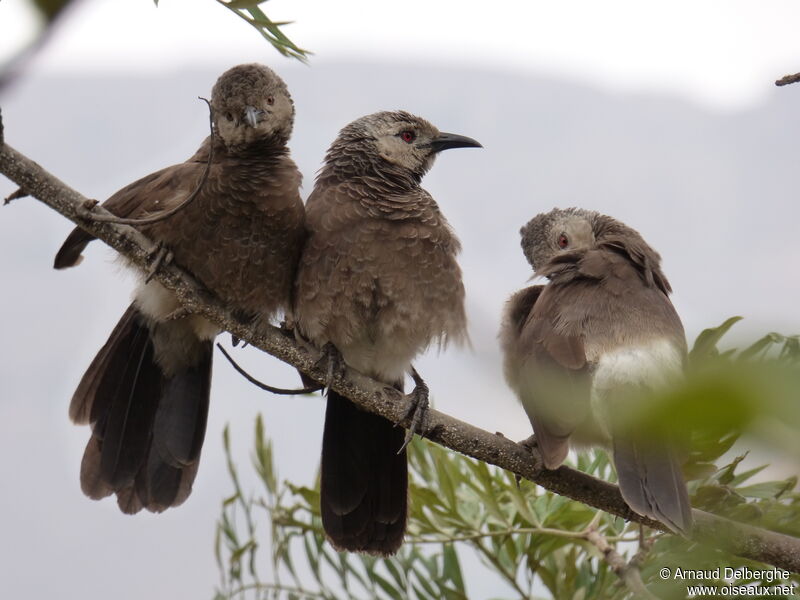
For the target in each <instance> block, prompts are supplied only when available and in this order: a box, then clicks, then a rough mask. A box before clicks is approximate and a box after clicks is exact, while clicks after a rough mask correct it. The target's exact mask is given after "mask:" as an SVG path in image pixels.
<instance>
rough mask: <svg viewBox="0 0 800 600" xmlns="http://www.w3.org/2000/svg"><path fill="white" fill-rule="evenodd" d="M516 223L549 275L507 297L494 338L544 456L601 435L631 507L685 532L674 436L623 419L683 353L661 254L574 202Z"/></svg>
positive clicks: (687, 514)
mask: <svg viewBox="0 0 800 600" xmlns="http://www.w3.org/2000/svg"><path fill="white" fill-rule="evenodd" d="M521 233H522V247H523V250H524V252H525V256H526V257H527V258H528V261H529V262H530V263H531V266H532V267H533V268H534V270H535V271H536V274H537V275H539V276H544V277H547V278H548V279H549V283H548V284H547V285H537V286H532V287H529V288H526V289H524V290H521V291H520V292H517V293H516V294H515V295H513V296H512V297H511V298H510V299H509V301H508V303H507V305H506V311H505V316H504V319H503V326H502V329H501V332H500V337H501V344H502V347H503V352H504V357H505V372H506V377H507V379H508V381H509V384H510V385H511V387H512V388H513V389H514V391H515V392H516V393H517V395H518V396H519V398H520V400H521V402H522V404H523V406H524V408H525V410H526V412H527V413H528V416H529V418H530V419H531V423H532V425H533V429H534V432H535V434H536V442H537V445H538V447H539V449H540V451H541V452H542V456H543V459H544V464H545V466H546V467H547V468H549V469H555V468H557V467H558V466H559V465H561V463H562V462H563V461H564V459H565V458H566V456H567V452H568V450H569V443H570V441H574V442H577V443H590V444H601V445H607V446H610V448H611V450H612V455H613V459H614V464H615V466H616V469H617V475H618V478H619V484H620V491H621V492H622V495H623V497H624V498H625V500H626V502H627V503H628V504H629V506H630V507H631V508H632V509H633V510H634V511H636V512H637V513H639V514H642V515H645V516H647V517H650V518H653V519H656V520H659V521H661V522H662V523H664V524H665V525H667V526H668V527H670V528H671V529H672V530H673V531H676V532H680V533H686V532H687V531H688V530H689V529H690V528H691V521H692V520H691V506H690V504H689V498H688V494H687V491H686V483H685V482H684V479H683V475H682V473H681V468H680V467H681V461H680V458H679V457H680V446H679V445H678V444H677V440H678V438H679V437H680V436H679V435H678V434H677V432H667V433H665V434H663V435H662V434H661V433H660V432H651V431H648V432H644V433H641V432H637V431H634V430H632V428H630V427H626V424H625V422H624V421H625V419H624V413H625V412H626V410H625V406H626V405H625V404H624V403H625V402H626V401H628V398H629V397H630V396H631V395H633V396H634V397H636V395H639V396H641V395H642V394H643V393H646V392H647V391H648V390H652V389H658V388H659V387H661V386H663V385H665V384H666V383H667V382H669V381H670V380H672V379H674V378H676V377H680V373H681V371H682V369H683V365H684V362H685V357H686V340H685V336H684V332H683V326H682V324H681V321H680V318H679V317H678V315H677V313H676V312H675V309H674V308H673V306H672V303H671V302H670V301H669V298H668V294H669V293H670V292H671V288H670V286H669V282H668V281H667V279H666V277H665V276H664V274H663V273H662V271H661V267H660V257H659V255H658V253H656V252H655V251H654V250H653V249H652V248H651V247H650V246H649V245H648V244H647V243H646V242H645V241H644V240H643V239H642V237H641V235H639V233H638V232H636V231H634V230H633V229H631V228H629V227H627V226H626V225H624V224H622V223H620V222H619V221H616V220H614V219H612V218H611V217H608V216H605V215H601V214H598V213H595V212H591V211H585V210H581V209H567V210H559V209H554V210H553V211H551V212H549V213H544V214H541V215H538V216H537V217H535V218H534V219H533V220H531V222H530V223H528V224H527V225H526V226H525V227H523V228H522V231H521Z"/></svg>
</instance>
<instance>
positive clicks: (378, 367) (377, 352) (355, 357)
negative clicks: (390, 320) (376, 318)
mask: <svg viewBox="0 0 800 600" xmlns="http://www.w3.org/2000/svg"><path fill="white" fill-rule="evenodd" d="M337 347H338V348H339V351H340V352H341V353H342V357H343V358H344V361H345V362H346V363H347V364H348V365H350V366H351V367H353V368H354V369H356V370H358V371H361V372H362V373H364V374H365V375H369V376H371V377H375V378H376V379H379V380H380V381H384V382H386V383H394V382H397V381H402V380H403V377H404V376H405V374H406V373H407V372H408V370H409V367H410V366H411V361H412V360H413V359H414V357H415V356H416V355H417V353H418V352H419V351H420V345H419V344H417V343H414V342H413V341H412V340H409V339H402V337H400V336H396V337H392V338H386V337H383V338H379V339H376V340H371V339H366V338H362V339H358V340H352V341H350V342H348V343H346V344H342V345H340V346H337Z"/></svg>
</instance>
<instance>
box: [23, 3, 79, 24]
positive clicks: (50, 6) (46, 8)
mask: <svg viewBox="0 0 800 600" xmlns="http://www.w3.org/2000/svg"><path fill="white" fill-rule="evenodd" d="M71 2H72V0H31V4H33V6H35V7H36V10H38V11H39V14H40V15H41V16H42V18H43V19H44V22H45V23H52V22H53V21H55V19H56V17H58V15H59V14H60V13H61V11H62V10H64V9H65V8H66V7H67V5H68V4H70V3H71Z"/></svg>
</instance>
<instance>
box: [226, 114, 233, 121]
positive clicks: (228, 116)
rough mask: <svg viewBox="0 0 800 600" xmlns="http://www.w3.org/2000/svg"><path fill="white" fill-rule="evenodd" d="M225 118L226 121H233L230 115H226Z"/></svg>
mask: <svg viewBox="0 0 800 600" xmlns="http://www.w3.org/2000/svg"><path fill="white" fill-rule="evenodd" d="M225 118H226V119H228V121H233V115H232V114H231V113H226V114H225Z"/></svg>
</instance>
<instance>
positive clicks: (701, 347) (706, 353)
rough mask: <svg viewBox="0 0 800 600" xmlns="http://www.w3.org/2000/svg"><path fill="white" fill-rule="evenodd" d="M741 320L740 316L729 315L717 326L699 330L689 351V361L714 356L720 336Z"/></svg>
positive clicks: (716, 352)
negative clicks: (728, 317)
mask: <svg viewBox="0 0 800 600" xmlns="http://www.w3.org/2000/svg"><path fill="white" fill-rule="evenodd" d="M741 320H742V317H731V318H730V319H728V320H726V321H725V322H724V323H723V324H722V325H719V326H718V327H711V328H709V329H704V330H703V331H701V332H700V335H698V336H697V339H696V340H695V342H694V346H693V347H692V350H691V351H690V352H689V359H690V362H692V363H694V362H695V361H697V360H700V359H704V358H709V357H713V356H716V355H717V354H718V350H717V344H718V343H719V341H720V340H721V339H722V336H724V335H725V334H726V333H728V330H729V329H730V328H731V327H733V326H734V325H735V324H736V323H737V322H739V321H741Z"/></svg>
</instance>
